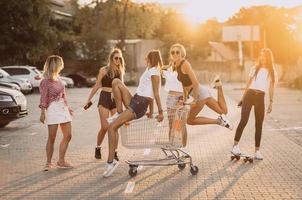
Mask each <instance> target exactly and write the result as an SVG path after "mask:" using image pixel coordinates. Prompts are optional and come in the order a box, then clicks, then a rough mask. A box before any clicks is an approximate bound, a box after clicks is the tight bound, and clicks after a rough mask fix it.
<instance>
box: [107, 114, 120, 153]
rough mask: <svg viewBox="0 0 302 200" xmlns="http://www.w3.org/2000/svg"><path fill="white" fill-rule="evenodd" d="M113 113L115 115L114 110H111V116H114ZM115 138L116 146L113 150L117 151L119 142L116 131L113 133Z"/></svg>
mask: <svg viewBox="0 0 302 200" xmlns="http://www.w3.org/2000/svg"><path fill="white" fill-rule="evenodd" d="M115 113H116V109H113V110H111V116H112V115H114V114H115ZM108 128H109V124H108ZM115 137H116V146H115V148H114V150H117V148H118V140H119V137H118V131H116V132H115Z"/></svg>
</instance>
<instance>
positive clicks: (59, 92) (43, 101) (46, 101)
mask: <svg viewBox="0 0 302 200" xmlns="http://www.w3.org/2000/svg"><path fill="white" fill-rule="evenodd" d="M39 90H40V94H41V98H40V105H39V107H40V108H45V109H46V108H48V106H49V105H50V103H51V102H53V101H59V100H60V99H63V100H64V103H65V105H66V106H68V105H67V98H66V93H65V87H64V84H63V83H62V81H61V80H60V79H59V80H57V81H54V80H50V79H45V78H44V79H43V80H42V81H41V83H40V87H39Z"/></svg>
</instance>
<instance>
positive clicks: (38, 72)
mask: <svg viewBox="0 0 302 200" xmlns="http://www.w3.org/2000/svg"><path fill="white" fill-rule="evenodd" d="M32 70H33V71H34V72H35V73H36V74H38V75H42V73H41V72H40V71H39V70H37V68H32Z"/></svg>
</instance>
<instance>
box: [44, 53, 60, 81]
mask: <svg viewBox="0 0 302 200" xmlns="http://www.w3.org/2000/svg"><path fill="white" fill-rule="evenodd" d="M63 68H64V62H63V59H62V57H60V56H57V55H52V56H49V57H48V58H47V59H46V61H45V64H44V68H43V71H44V72H43V76H44V78H48V79H51V80H55V79H56V78H57V77H58V76H59V73H60V71H61V70H62V69H63Z"/></svg>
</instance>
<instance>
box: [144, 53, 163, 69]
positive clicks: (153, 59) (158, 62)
mask: <svg viewBox="0 0 302 200" xmlns="http://www.w3.org/2000/svg"><path fill="white" fill-rule="evenodd" d="M147 58H148V61H149V64H150V66H151V67H156V66H159V67H162V66H163V60H162V57H161V53H160V51H159V50H151V51H149V53H148V54H147Z"/></svg>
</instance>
